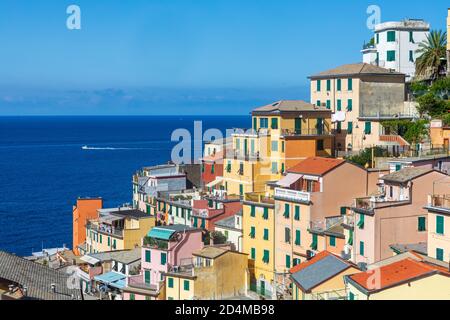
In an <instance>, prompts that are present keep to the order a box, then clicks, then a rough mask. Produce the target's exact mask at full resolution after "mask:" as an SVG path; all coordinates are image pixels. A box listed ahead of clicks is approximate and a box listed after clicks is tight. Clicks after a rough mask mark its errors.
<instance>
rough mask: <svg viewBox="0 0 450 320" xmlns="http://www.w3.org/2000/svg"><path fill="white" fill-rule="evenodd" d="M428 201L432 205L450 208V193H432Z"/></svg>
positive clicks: (445, 208)
mask: <svg viewBox="0 0 450 320" xmlns="http://www.w3.org/2000/svg"><path fill="white" fill-rule="evenodd" d="M428 203H429V206H430V207H434V208H439V209H444V210H450V195H448V194H446V195H432V196H428Z"/></svg>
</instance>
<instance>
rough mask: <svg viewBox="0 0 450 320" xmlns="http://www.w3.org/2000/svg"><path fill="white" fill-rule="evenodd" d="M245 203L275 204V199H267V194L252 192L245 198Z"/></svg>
mask: <svg viewBox="0 0 450 320" xmlns="http://www.w3.org/2000/svg"><path fill="white" fill-rule="evenodd" d="M244 199H245V201H248V202H256V203H264V204H270V205H274V204H275V199H274V198H271V197H267V196H266V195H265V194H261V193H256V192H251V193H246V194H245V197H244Z"/></svg>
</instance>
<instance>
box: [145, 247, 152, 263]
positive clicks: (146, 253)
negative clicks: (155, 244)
mask: <svg viewBox="0 0 450 320" xmlns="http://www.w3.org/2000/svg"><path fill="white" fill-rule="evenodd" d="M151 261H152V258H151V251H150V250H145V262H151Z"/></svg>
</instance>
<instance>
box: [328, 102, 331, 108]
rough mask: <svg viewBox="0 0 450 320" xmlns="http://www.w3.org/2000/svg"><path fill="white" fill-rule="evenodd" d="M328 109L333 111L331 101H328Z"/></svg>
mask: <svg viewBox="0 0 450 320" xmlns="http://www.w3.org/2000/svg"><path fill="white" fill-rule="evenodd" d="M327 109H331V100H327Z"/></svg>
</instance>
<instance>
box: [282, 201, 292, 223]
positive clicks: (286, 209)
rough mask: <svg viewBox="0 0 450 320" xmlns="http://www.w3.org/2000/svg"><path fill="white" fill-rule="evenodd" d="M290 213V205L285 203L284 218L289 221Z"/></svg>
mask: <svg viewBox="0 0 450 320" xmlns="http://www.w3.org/2000/svg"><path fill="white" fill-rule="evenodd" d="M289 211H290V208H289V204H288V203H285V204H284V214H283V216H284V217H285V218H286V219H289Z"/></svg>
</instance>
